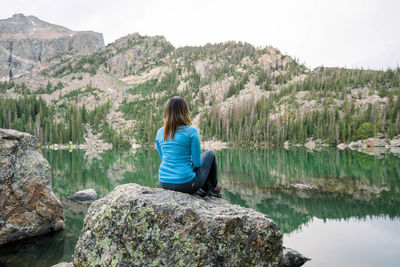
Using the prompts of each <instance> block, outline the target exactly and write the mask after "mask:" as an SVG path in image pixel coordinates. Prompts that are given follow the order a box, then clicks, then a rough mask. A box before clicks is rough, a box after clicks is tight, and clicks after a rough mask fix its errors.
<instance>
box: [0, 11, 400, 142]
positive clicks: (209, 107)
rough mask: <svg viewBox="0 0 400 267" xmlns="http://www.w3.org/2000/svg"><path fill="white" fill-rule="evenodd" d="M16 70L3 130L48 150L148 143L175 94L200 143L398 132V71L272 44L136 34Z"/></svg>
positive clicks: (6, 87)
mask: <svg viewBox="0 0 400 267" xmlns="http://www.w3.org/2000/svg"><path fill="white" fill-rule="evenodd" d="M14 17H15V16H14ZM14 17H13V18H14ZM17 17H20V15H17ZM13 18H12V19H13ZM29 18H30V17H23V18H21V19H24V20H25V19H28V20H29ZM12 19H9V20H12ZM15 19H16V18H14V20H15ZM31 24H32V23H31ZM57 27H58V26H57ZM9 28H10V26H9ZM32 31H33V30H32V29H30V30H26V31H23V30H18V32H23V34H24V35H25V36H27V35H29V34H32V35H33V34H34V33H33V32H32ZM64 31H67V30H66V29H65V28H57V30H52V31H49V32H48V34H49V35H48V36H50V35H53V36H57V35H58V34H62V32H64ZM1 32H3V31H1ZM60 32H61V33H60ZM50 33H51V34H50ZM2 36H3V35H2ZM7 36H8V37H7V38H11V37H10V36H13V38H14V39H17V37H18V36H19V34H17V33H15V34H12V35H10V34H8V35H7ZM21 40H27V39H21ZM29 40H30V39H29ZM36 40H38V39H36ZM46 40H47V39H46ZM52 40H53V41H54V40H58V39H52ZM89 40H92V39H90V38H89ZM47 41H48V40H47ZM49 42H50V41H49ZM49 51H51V52H54V51H53V50H51V48H50V46H46V47H44V48H43V50H42V52H41V53H42V54H48V53H50V52H49ZM3 62H4V61H3ZM14 69H15V72H20V73H22V72H24V75H21V76H18V77H16V76H15V75H14V76H13V77H12V79H11V80H10V81H7V82H3V83H1V84H0V93H1V94H2V97H3V100H2V99H0V101H2V102H1V103H0V106H1V107H2V110H1V112H0V127H4V128H8V127H12V128H16V129H18V130H21V131H23V130H24V131H28V132H31V133H33V134H36V135H38V136H40V138H41V140H42V142H43V143H45V144H52V143H68V142H69V141H72V142H73V143H85V142H86V143H87V142H88V140H89V141H90V140H93V138H94V139H95V138H98V139H99V138H100V140H103V141H105V142H109V143H113V144H114V145H115V146H126V145H127V146H135V145H136V144H142V145H152V144H153V143H154V137H155V133H156V131H157V129H158V128H159V127H160V126H162V121H163V119H162V117H163V112H164V107H165V104H166V102H167V101H168V99H169V98H170V97H171V96H174V95H180V96H182V97H184V98H185V99H186V100H187V101H188V102H189V104H190V109H191V115H192V119H193V123H194V125H195V126H196V127H199V129H200V133H201V135H202V140H219V141H224V142H231V143H234V144H262V145H282V144H283V143H285V142H286V141H289V142H291V143H305V142H307V140H308V139H310V138H314V139H321V140H322V141H323V142H326V143H329V144H332V145H336V144H339V143H342V142H344V143H349V142H351V141H354V140H357V139H362V138H368V137H372V136H376V135H377V134H378V133H383V134H384V136H385V138H387V139H390V138H392V137H394V136H396V135H398V134H400V69H396V70H390V69H389V70H386V71H374V70H362V69H344V68H326V67H319V68H316V69H314V70H310V69H308V68H307V67H306V66H305V65H303V64H302V63H300V62H299V61H298V60H296V59H295V58H292V57H290V56H288V55H284V54H282V53H281V52H280V51H279V50H278V49H276V48H274V47H271V46H266V47H254V46H253V45H251V44H248V43H244V42H232V41H228V42H224V43H217V44H206V45H204V46H185V47H179V48H175V47H174V46H173V45H172V44H171V43H169V42H168V41H167V40H166V39H165V37H163V36H143V35H140V34H138V33H134V34H130V35H127V36H125V37H122V38H120V39H118V40H116V41H115V42H113V43H110V44H108V45H107V46H106V47H102V48H99V49H97V47H95V46H93V50H92V52H91V53H88V51H86V50H85V49H82V50H78V49H71V50H68V51H67V52H65V51H64V52H60V53H56V54H55V55H54V56H53V57H46V59H44V58H43V57H41V61H40V64H37V67H34V68H32V69H30V70H29V69H26V68H24V67H23V66H15V67H14ZM21 97H23V98H22V99H21ZM38 97H40V98H41V99H38ZM29 106H31V108H27V107H29Z"/></svg>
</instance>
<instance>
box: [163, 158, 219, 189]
mask: <svg viewBox="0 0 400 267" xmlns="http://www.w3.org/2000/svg"><path fill="white" fill-rule="evenodd" d="M194 172H195V173H196V176H195V177H194V179H193V180H192V181H190V182H187V183H183V184H170V183H162V182H160V185H161V187H162V188H164V189H168V190H174V191H179V192H183V193H189V194H193V193H195V192H197V191H198V190H199V189H200V188H201V189H203V190H204V191H205V192H206V194H208V193H210V192H211V190H212V189H213V188H214V187H216V186H217V184H218V179H217V176H218V172H217V161H216V159H215V154H214V151H212V150H208V151H206V152H204V153H203V155H202V156H201V166H200V167H198V168H195V169H194Z"/></svg>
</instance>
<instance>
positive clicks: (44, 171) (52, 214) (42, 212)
mask: <svg viewBox="0 0 400 267" xmlns="http://www.w3.org/2000/svg"><path fill="white" fill-rule="evenodd" d="M63 228H64V215H63V208H62V205H61V202H60V201H59V200H58V199H57V197H56V196H55V195H54V194H53V192H52V191H51V187H50V165H49V163H48V162H47V160H46V159H45V158H43V156H42V154H41V152H40V151H39V149H38V143H37V139H36V138H35V137H34V136H32V135H30V134H28V133H21V132H18V131H15V130H10V129H0V245H2V244H5V243H7V242H11V241H15V240H19V239H22V238H26V237H31V236H36V235H41V234H45V233H48V232H51V231H58V230H61V229H63Z"/></svg>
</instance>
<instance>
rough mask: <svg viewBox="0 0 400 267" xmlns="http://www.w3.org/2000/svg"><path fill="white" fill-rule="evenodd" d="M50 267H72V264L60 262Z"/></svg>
mask: <svg viewBox="0 0 400 267" xmlns="http://www.w3.org/2000/svg"><path fill="white" fill-rule="evenodd" d="M51 267H74V265H73V264H72V262H60V263H57V264H56V265H53V266H51Z"/></svg>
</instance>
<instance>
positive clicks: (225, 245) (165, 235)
mask: <svg viewBox="0 0 400 267" xmlns="http://www.w3.org/2000/svg"><path fill="white" fill-rule="evenodd" d="M282 252H283V251H282V235H281V233H280V231H279V228H278V226H277V225H276V224H275V223H274V222H273V221H272V219H271V218H270V217H269V216H267V215H265V214H262V213H259V212H257V211H254V210H252V209H248V208H243V207H240V206H238V205H233V204H230V203H229V202H227V201H226V200H224V199H219V198H213V197H206V198H200V197H197V196H193V195H189V194H184V193H180V192H175V191H169V190H164V189H159V188H148V187H144V186H140V185H137V184H125V185H120V186H118V187H116V188H115V189H114V190H113V191H112V192H111V193H109V194H108V195H107V196H105V197H104V198H102V199H99V200H96V201H95V202H93V203H92V204H91V206H90V207H89V210H88V212H87V215H86V218H85V220H84V226H83V229H82V231H81V234H80V237H79V240H78V242H77V245H76V247H75V252H74V260H73V263H74V265H75V266H86V265H87V266H96V265H101V266H110V265H112V266H133V265H135V266H149V265H152V266H157V265H166V266H211V265H212V266H214V265H215V266H250V265H251V266H255V265H258V266H270V265H272V266H274V265H278V264H280V262H281V260H282Z"/></svg>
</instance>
